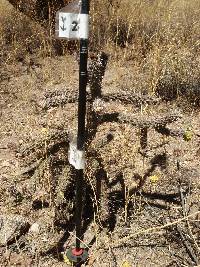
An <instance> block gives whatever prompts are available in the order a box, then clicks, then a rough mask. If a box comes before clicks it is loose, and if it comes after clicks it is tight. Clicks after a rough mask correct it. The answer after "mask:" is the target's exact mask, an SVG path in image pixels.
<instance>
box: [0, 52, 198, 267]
mask: <svg viewBox="0 0 200 267" xmlns="http://www.w3.org/2000/svg"><path fill="white" fill-rule="evenodd" d="M30 62H31V63H30ZM74 62H75V60H74V58H73V57H72V56H67V57H63V58H62V57H60V58H58V59H56V58H54V59H51V58H46V59H44V60H40V61H39V62H36V61H34V60H33V61H30V60H28V61H27V62H24V63H16V64H15V65H3V66H2V67H1V69H2V71H1V83H0V91H1V99H0V106H1V124H0V128H1V131H0V170H1V171H0V181H1V188H0V205H1V215H2V216H6V215H16V216H17V215H21V216H23V217H24V218H26V220H27V221H28V223H29V227H28V229H27V228H26V229H24V230H23V231H22V232H20V233H18V234H17V235H13V236H12V238H11V239H10V240H8V242H5V243H4V244H2V245H1V247H0V255H1V257H0V265H1V266H50V265H51V266H66V264H67V263H64V262H63V259H62V257H61V252H62V251H63V250H64V248H65V247H68V246H69V245H71V244H72V243H73V242H74V223H73V222H74V220H73V211H74V201H73V200H74V179H75V174H74V171H73V170H72V168H71V167H70V166H69V164H68V159H67V151H68V144H69V139H70V136H71V135H73V134H74V133H75V130H76V123H77V121H76V116H77V102H76V99H77V93H76V90H77V87H78V82H77V77H78V63H74ZM134 68H135V67H134V66H132V65H131V63H129V65H124V64H123V63H121V64H120V63H119V64H116V63H115V62H112V60H111V62H109V65H108V68H107V70H106V72H105V76H104V79H103V83H102V85H101V84H100V85H101V86H102V94H103V97H102V98H101V99H100V97H99V98H98V99H94V98H93V99H92V100H91V99H90V96H88V101H89V102H90V103H91V101H93V104H90V105H89V107H88V127H89V132H88V146H87V168H86V192H87V193H86V194H84V199H85V203H86V207H85V208H84V214H83V215H84V216H83V217H84V227H83V228H84V231H85V232H84V233H85V238H84V242H85V243H86V244H87V246H89V252H90V259H89V262H88V263H87V264H86V265H85V266H94V267H97V266H140V267H142V266H197V265H198V264H200V258H199V256H200V252H199V247H200V242H199V233H200V231H199V226H200V224H199V219H200V213H199V196H200V195H199V193H200V182H199V176H200V167H199V166H200V165H199V159H200V131H199V129H200V116H199V115H200V114H199V113H200V112H199V109H195V108H193V107H191V106H190V105H189V104H188V103H187V101H186V100H184V99H178V100H176V101H171V102H164V101H161V100H160V99H158V101H156V102H155V103H153V104H152V103H151V101H150V102H148V101H146V102H145V101H144V103H143V101H141V100H140V99H139V98H135V99H136V101H134V99H133V100H130V99H131V97H132V95H134V94H135V95H136V96H137V97H138V91H137V82H136V81H135V79H136V78H135V75H134V70H135V69H134ZM93 71H94V69H93ZM133 81H135V82H133ZM98 82H99V83H101V82H100V81H96V83H98ZM54 90H56V91H57V92H58V94H57V100H58V102H59V101H60V102H59V104H58V105H57V103H53V102H52V101H55V96H54V97H53V98H51V92H52V91H54ZM89 91H90V90H89V87H88V94H89ZM49 92H50V93H49ZM59 92H61V96H60V93H59ZM63 92H67V96H68V100H66V95H65V94H64V95H63ZM114 95H115V96H116V98H115V99H112V100H110V99H111V98H112V96H114ZM49 96H50V101H49V99H48V97H49ZM105 96H106V97H105ZM120 96H123V97H120ZM144 97H146V95H145V96H144ZM144 97H143V96H142V97H141V99H143V98H144ZM148 97H150V98H151V97H152V96H148ZM148 97H147V98H148ZM60 99H61V100H60ZM127 99H129V100H130V101H127ZM45 101H46V102H45ZM52 103H53V104H52ZM116 113H117V114H116ZM104 114H107V116H104ZM113 114H114V115H113ZM171 114H175V119H174V120H172V121H170V120H169V122H168V118H169V116H170V115H171ZM177 114H178V115H177ZM121 115H122V117H120V116H121ZM176 115H177V117H176ZM120 118H123V119H120ZM124 118H125V119H124ZM127 118H128V119H127ZM163 120H164V121H165V120H166V121H167V122H166V123H164V124H163ZM160 121H161V122H162V123H160ZM141 122H142V123H143V124H141ZM155 122H156V123H157V124H155ZM159 123H160V124H159ZM145 128H147V129H148V140H147V142H146V141H145V140H142V139H141V129H143V130H144V129H145ZM166 128H167V130H168V131H167V132H166ZM163 131H164V132H163ZM141 146H142V147H141ZM184 217H186V219H184ZM1 229H2V225H1V228H0V231H1ZM128 264H129V265H128Z"/></svg>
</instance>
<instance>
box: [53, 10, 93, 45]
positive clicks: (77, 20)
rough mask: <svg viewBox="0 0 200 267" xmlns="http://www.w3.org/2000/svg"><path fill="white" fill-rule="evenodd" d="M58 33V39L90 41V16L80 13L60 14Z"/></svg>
mask: <svg viewBox="0 0 200 267" xmlns="http://www.w3.org/2000/svg"><path fill="white" fill-rule="evenodd" d="M57 23H58V25H57V27H56V32H57V36H58V38H67V39H74V40H75V39H81V38H83V39H88V33H89V26H88V25H89V15H87V14H78V13H66V12H59V13H58V22H57Z"/></svg>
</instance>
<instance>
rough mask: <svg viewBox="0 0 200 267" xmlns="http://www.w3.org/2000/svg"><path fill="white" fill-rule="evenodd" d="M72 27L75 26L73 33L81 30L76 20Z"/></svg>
mask: <svg viewBox="0 0 200 267" xmlns="http://www.w3.org/2000/svg"><path fill="white" fill-rule="evenodd" d="M72 25H73V27H72V31H73V32H77V31H78V29H79V26H78V22H77V21H75V20H74V21H73V22H72Z"/></svg>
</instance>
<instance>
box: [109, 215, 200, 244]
mask: <svg viewBox="0 0 200 267" xmlns="http://www.w3.org/2000/svg"><path fill="white" fill-rule="evenodd" d="M199 214H200V211H197V212H194V213H192V214H189V215H188V216H186V217H183V218H180V219H178V220H176V221H174V222H170V223H167V224H165V225H161V226H155V227H152V228H148V229H144V230H141V231H138V232H136V233H130V234H129V235H128V236H125V237H123V238H121V239H120V241H117V242H113V243H112V241H111V240H109V242H110V243H112V244H111V245H112V247H113V248H117V247H120V246H122V245H123V244H124V243H126V242H127V241H129V240H130V239H132V238H134V237H136V236H138V235H143V234H153V233H158V232H159V231H160V230H162V229H166V228H168V227H170V226H172V225H177V224H178V223H180V222H182V221H185V220H186V219H189V218H191V217H195V216H197V215H199ZM105 248H107V246H105Z"/></svg>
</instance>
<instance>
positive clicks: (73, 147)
mask: <svg viewBox="0 0 200 267" xmlns="http://www.w3.org/2000/svg"><path fill="white" fill-rule="evenodd" d="M68 159H69V163H70V164H71V165H72V166H74V168H75V169H77V170H83V169H84V168H85V152H84V151H82V150H78V149H77V144H76V143H70V144H69V158H68Z"/></svg>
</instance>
